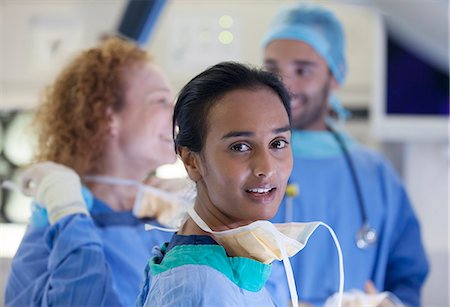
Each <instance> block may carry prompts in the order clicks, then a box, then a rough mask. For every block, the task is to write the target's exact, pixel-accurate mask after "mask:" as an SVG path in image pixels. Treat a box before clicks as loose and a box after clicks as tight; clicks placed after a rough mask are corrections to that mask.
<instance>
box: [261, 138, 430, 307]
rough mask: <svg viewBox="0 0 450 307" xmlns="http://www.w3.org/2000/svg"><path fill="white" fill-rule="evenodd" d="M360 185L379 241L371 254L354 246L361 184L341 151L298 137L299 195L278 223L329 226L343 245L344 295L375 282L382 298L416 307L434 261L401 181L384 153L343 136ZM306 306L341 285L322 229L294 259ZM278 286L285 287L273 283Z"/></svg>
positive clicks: (294, 177) (295, 174) (295, 176)
mask: <svg viewBox="0 0 450 307" xmlns="http://www.w3.org/2000/svg"><path fill="white" fill-rule="evenodd" d="M341 137H342V138H343V140H344V142H345V144H346V147H347V148H348V150H349V153H350V156H351V159H352V161H353V163H354V166H355V171H356V174H357V177H358V180H359V183H360V185H361V190H362V197H363V198H364V202H365V209H366V211H367V216H368V221H369V223H370V225H371V226H372V227H373V228H375V230H376V231H377V234H378V240H377V242H376V243H375V244H374V245H372V246H369V247H368V248H367V249H359V248H358V247H357V246H356V243H355V237H356V233H357V232H358V230H359V229H360V227H361V223H362V219H361V210H360V209H359V205H358V198H357V194H356V189H355V184H354V182H353V180H352V177H351V173H350V169H349V166H348V164H347V162H346V160H345V157H344V155H343V153H342V149H341V148H340V147H339V146H338V143H337V142H336V140H335V139H334V138H333V136H332V135H331V134H330V133H329V132H327V131H323V132H312V131H311V132H308V131H302V132H300V131H294V132H293V134H292V140H291V143H292V149H293V153H294V168H293V171H292V174H291V177H290V182H291V183H295V184H298V185H299V190H300V193H299V195H298V196H296V197H294V198H292V199H291V200H292V215H290V214H289V213H287V212H286V211H287V210H286V203H287V201H286V198H285V200H284V201H283V203H282V205H281V206H280V209H279V210H278V212H277V214H276V216H275V217H274V219H273V221H274V222H289V221H296V222H309V221H323V222H325V223H327V224H329V225H330V226H331V227H332V228H333V229H334V231H335V232H336V235H337V237H338V239H339V241H340V244H341V247H342V252H343V256H344V270H345V290H350V289H353V288H357V289H361V290H363V289H364V284H365V282H366V281H368V280H372V281H373V282H374V283H375V286H376V287H377V288H378V290H380V291H390V292H392V293H393V294H394V295H396V296H397V297H398V298H399V299H400V300H401V301H402V302H403V303H405V304H408V305H411V306H418V305H419V304H420V290H421V287H422V285H423V283H424V280H425V277H426V276H427V273H428V262H427V258H426V255H425V251H424V247H423V245H422V240H421V236H420V228H419V223H418V221H417V218H416V216H415V214H414V211H413V209H412V207H411V203H410V201H409V199H408V196H407V194H406V192H405V189H404V187H403V185H402V183H401V182H400V180H399V178H398V176H397V175H396V173H395V172H394V170H393V169H392V167H391V166H390V164H389V163H387V161H386V160H385V159H384V158H383V157H381V156H380V155H379V154H377V153H375V152H373V151H371V150H368V149H366V148H364V147H363V146H361V145H359V144H357V143H356V142H355V141H353V140H352V139H350V138H349V137H348V136H347V135H346V134H343V133H341ZM291 263H292V268H293V270H294V275H295V281H296V286H297V290H298V293H299V299H300V301H306V302H309V303H312V304H316V305H322V304H323V303H324V301H325V300H326V299H327V298H328V297H329V296H330V295H332V294H333V293H335V292H337V290H338V285H339V279H338V278H339V270H338V254H337V252H336V249H335V245H334V243H333V241H332V238H331V236H330V235H329V233H328V231H327V230H326V229H325V228H322V227H319V228H318V229H317V230H316V231H315V233H314V234H313V235H312V236H311V237H310V239H309V241H308V243H307V246H306V247H305V249H303V250H302V251H301V252H300V253H298V254H297V255H296V256H294V257H292V258H291ZM270 282H271V283H272V284H275V285H277V284H279V282H280V281H279V280H275V281H273V280H271V281H270Z"/></svg>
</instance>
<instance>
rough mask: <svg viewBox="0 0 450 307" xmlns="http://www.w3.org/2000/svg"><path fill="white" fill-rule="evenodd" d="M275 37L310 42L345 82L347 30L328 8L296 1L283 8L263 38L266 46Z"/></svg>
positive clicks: (332, 70)
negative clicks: (345, 32)
mask: <svg viewBox="0 0 450 307" xmlns="http://www.w3.org/2000/svg"><path fill="white" fill-rule="evenodd" d="M276 39H292V40H299V41H303V42H305V43H307V44H308V45H310V46H311V47H312V48H314V50H315V51H316V52H317V53H318V54H320V55H321V56H322V57H323V58H324V59H325V60H326V61H327V63H328V66H329V67H330V70H331V72H332V73H333V76H334V78H335V79H336V81H337V82H338V83H339V84H342V83H343V82H344V80H345V76H346V74H347V63H346V61H345V54H344V53H345V37H344V31H343V28H342V25H341V23H340V22H339V20H338V19H337V18H336V16H335V15H334V14H333V13H332V12H330V11H329V10H326V9H324V8H322V7H319V6H316V5H313V4H297V5H294V6H289V7H286V8H284V9H281V10H280V11H279V12H278V13H277V15H276V16H275V18H274V19H273V21H272V24H271V26H270V28H269V31H268V32H267V33H266V35H265V36H264V38H263V41H262V45H263V48H265V47H266V46H267V45H268V44H269V43H270V42H272V41H273V40H276Z"/></svg>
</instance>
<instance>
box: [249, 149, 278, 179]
mask: <svg viewBox="0 0 450 307" xmlns="http://www.w3.org/2000/svg"><path fill="white" fill-rule="evenodd" d="M254 159H255V160H254V167H253V175H254V176H255V177H261V178H270V177H271V176H272V175H273V174H274V171H275V168H274V163H273V161H272V156H271V155H270V153H268V152H262V153H259V154H257V155H255V157H254Z"/></svg>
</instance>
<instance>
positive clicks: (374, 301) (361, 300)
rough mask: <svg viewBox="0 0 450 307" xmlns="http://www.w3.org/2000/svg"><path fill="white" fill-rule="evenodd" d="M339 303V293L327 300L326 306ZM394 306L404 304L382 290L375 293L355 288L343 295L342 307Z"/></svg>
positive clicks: (329, 306)
mask: <svg viewBox="0 0 450 307" xmlns="http://www.w3.org/2000/svg"><path fill="white" fill-rule="evenodd" d="M337 304H338V293H335V294H333V295H332V296H330V297H329V298H328V299H327V300H326V302H325V305H324V306H325V307H332V306H333V307H335V306H337ZM381 306H382V307H388V306H389V307H393V306H403V305H398V304H396V303H394V302H393V301H391V300H390V299H389V292H380V293H374V294H367V293H364V292H362V291H360V290H357V289H353V290H350V291H349V292H344V295H343V297H342V307H381Z"/></svg>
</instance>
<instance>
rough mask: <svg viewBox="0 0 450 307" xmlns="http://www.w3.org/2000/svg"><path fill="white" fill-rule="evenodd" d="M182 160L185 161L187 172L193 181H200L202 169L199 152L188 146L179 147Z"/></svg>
mask: <svg viewBox="0 0 450 307" xmlns="http://www.w3.org/2000/svg"><path fill="white" fill-rule="evenodd" d="M178 153H179V155H180V158H181V161H183V164H184V167H185V169H186V172H187V173H188V175H189V178H191V180H192V181H194V182H198V181H200V180H201V179H202V177H203V176H202V173H203V172H202V169H201V161H200V156H199V154H197V153H195V152H192V151H190V150H189V149H188V148H187V147H181V148H180V149H179V152H178Z"/></svg>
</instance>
